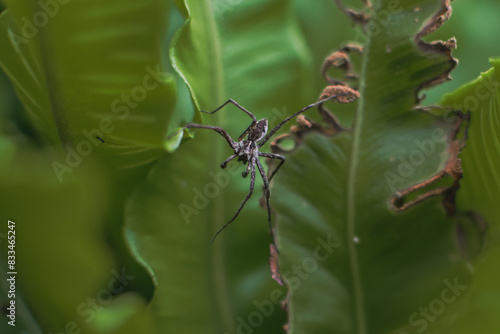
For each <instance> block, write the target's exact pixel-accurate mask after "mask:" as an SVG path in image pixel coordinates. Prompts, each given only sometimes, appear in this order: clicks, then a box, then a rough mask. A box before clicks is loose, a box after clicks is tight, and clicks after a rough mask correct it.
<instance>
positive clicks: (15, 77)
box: [0, 0, 176, 167]
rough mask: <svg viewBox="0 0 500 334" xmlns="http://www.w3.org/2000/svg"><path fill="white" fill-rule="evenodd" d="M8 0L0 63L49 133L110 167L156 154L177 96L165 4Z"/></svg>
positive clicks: (55, 141)
mask: <svg viewBox="0 0 500 334" xmlns="http://www.w3.org/2000/svg"><path fill="white" fill-rule="evenodd" d="M6 3H7V5H8V10H6V11H4V12H3V13H2V17H1V29H2V30H4V31H5V33H4V34H1V37H0V47H1V48H2V55H1V56H0V65H1V66H2V68H3V69H4V71H5V72H6V73H7V75H8V76H9V78H10V79H11V81H12V82H13V83H14V84H15V88H16V91H17V94H18V96H19V97H20V99H21V101H22V102H23V104H24V106H25V109H26V112H27V115H28V117H29V119H30V121H31V122H32V123H33V124H34V126H35V127H36V129H37V130H38V131H39V133H40V134H41V135H42V136H43V138H45V139H46V140H47V141H48V142H49V143H51V144H62V145H63V146H64V147H67V146H71V147H72V148H73V149H74V150H76V152H77V153H78V154H79V155H80V157H82V156H83V157H84V156H86V155H89V154H90V153H88V152H89V151H90V152H95V151H98V152H101V151H105V153H104V154H105V155H106V156H108V158H107V159H108V161H107V163H108V164H109V163H110V162H111V165H112V166H117V165H118V166H120V167H133V166H137V165H141V164H145V163H147V162H150V161H152V160H154V159H155V158H157V157H158V155H159V153H160V149H161V147H162V145H163V140H164V137H165V133H166V131H167V122H168V119H169V117H170V115H171V114H172V113H173V111H174V109H175V101H176V87H175V81H174V78H173V77H172V75H169V74H167V73H165V72H164V71H163V68H164V67H165V66H164V65H163V61H164V60H163V59H162V55H161V51H162V43H163V40H164V38H165V35H166V31H167V22H168V21H167V20H166V17H167V15H168V9H169V1H167V0H162V1H157V0H146V1H141V2H140V3H139V2H138V3H127V4H124V3H123V2H122V1H107V2H106V4H105V5H103V4H102V3H101V2H98V1H90V2H89V1H81V0H75V1H71V2H68V3H59V2H58V1H55V2H50V3H49V5H47V4H45V5H43V4H41V3H40V2H39V3H36V4H35V3H34V2H31V1H17V0H16V1H6ZM96 137H99V138H100V139H102V140H104V142H105V143H106V145H101V144H102V141H101V140H99V138H96ZM111 157H114V159H115V160H112V159H113V158H111ZM68 159H70V158H68ZM62 163H64V162H62ZM66 164H67V165H70V163H68V161H66ZM70 167H71V166H70Z"/></svg>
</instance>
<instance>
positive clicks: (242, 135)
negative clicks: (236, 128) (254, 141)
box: [238, 121, 257, 140]
mask: <svg viewBox="0 0 500 334" xmlns="http://www.w3.org/2000/svg"><path fill="white" fill-rule="evenodd" d="M255 124H257V121H253V122H252V124H250V126H249V127H248V128H247V129H246V130H245V131H243V133H242V134H241V135H240V136H239V137H238V140H242V139H243V138H244V137H245V136H246V135H247V134H248V132H250V130H251V129H252V128H253V127H254V126H255Z"/></svg>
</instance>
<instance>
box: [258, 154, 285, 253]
mask: <svg viewBox="0 0 500 334" xmlns="http://www.w3.org/2000/svg"><path fill="white" fill-rule="evenodd" d="M256 163H257V168H258V169H259V172H260V176H261V177H262V181H264V190H265V192H266V206H267V221H268V222H269V233H270V234H271V240H272V243H273V245H274V248H276V252H278V254H279V250H278V245H276V240H275V239H274V230H273V224H272V223H271V203H270V200H269V198H270V197H271V191H270V190H269V181H268V179H267V176H266V172H265V171H264V167H262V164H261V163H260V161H259V159H256Z"/></svg>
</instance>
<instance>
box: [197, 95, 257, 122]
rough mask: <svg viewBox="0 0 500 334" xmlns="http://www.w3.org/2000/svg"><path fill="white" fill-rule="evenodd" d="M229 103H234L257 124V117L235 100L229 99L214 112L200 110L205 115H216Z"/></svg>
mask: <svg viewBox="0 0 500 334" xmlns="http://www.w3.org/2000/svg"><path fill="white" fill-rule="evenodd" d="M228 103H232V104H234V105H235V106H236V107H238V108H239V109H241V110H243V111H244V112H245V113H246V114H247V115H248V116H250V117H252V119H253V121H254V122H257V118H255V116H254V115H253V114H252V113H251V112H250V111H248V110H246V109H245V108H243V107H242V106H240V105H239V104H238V103H237V102H236V101H235V100H233V99H229V100H227V101H226V102H224V103H223V104H222V105H221V106H220V107H218V108H217V109H215V110H214V111H205V110H200V111H201V112H203V113H205V114H214V113H216V112H217V111H219V110H221V109H222V108H224V107H225V106H226V105H227V104H228Z"/></svg>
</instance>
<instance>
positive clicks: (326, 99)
mask: <svg viewBox="0 0 500 334" xmlns="http://www.w3.org/2000/svg"><path fill="white" fill-rule="evenodd" d="M347 95H349V94H348V93H345V94H338V95H336V94H333V95H331V96H328V97H327V98H325V99H322V100H321V101H318V102H315V103H313V104H310V105H308V106H307V107H304V108H302V109H300V110H299V111H297V112H296V113H295V114H293V115H290V116H288V117H287V118H285V119H284V120H282V121H281V123H279V124H278V125H276V126H275V127H274V128H273V129H272V130H271V131H269V132H268V133H267V135H266V136H265V137H264V139H262V140H261V141H260V142H259V145H258V147H259V148H260V147H262V145H264V144H265V143H266V142H267V141H268V140H269V139H271V137H272V136H273V135H274V134H275V133H276V131H278V130H279V129H280V128H281V127H282V126H283V125H285V124H286V123H287V122H288V121H289V120H291V119H292V118H294V117H297V116H298V115H300V114H302V113H303V112H304V111H306V110H308V109H311V108H313V107H316V106H317V105H320V104H322V103H325V102H326V101H328V100H331V99H333V98H336V97H339V96H347Z"/></svg>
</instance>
